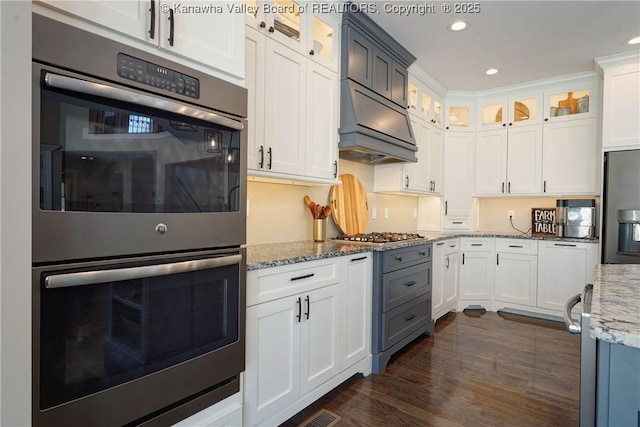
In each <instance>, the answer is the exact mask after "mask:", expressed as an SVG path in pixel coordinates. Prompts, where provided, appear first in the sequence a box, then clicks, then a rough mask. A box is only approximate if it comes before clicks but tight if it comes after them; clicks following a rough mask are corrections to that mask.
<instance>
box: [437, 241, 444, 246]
mask: <svg viewBox="0 0 640 427" xmlns="http://www.w3.org/2000/svg"><path fill="white" fill-rule="evenodd" d="M442 245H444V242H440V243H436V246H442Z"/></svg>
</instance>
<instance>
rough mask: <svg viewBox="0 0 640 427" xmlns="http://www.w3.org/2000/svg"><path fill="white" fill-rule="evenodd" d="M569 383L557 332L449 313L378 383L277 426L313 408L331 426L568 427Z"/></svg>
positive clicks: (575, 399)
mask: <svg viewBox="0 0 640 427" xmlns="http://www.w3.org/2000/svg"><path fill="white" fill-rule="evenodd" d="M579 377H580V338H579V336H577V335H571V334H569V333H568V332H566V330H565V329H564V325H563V324H561V323H558V322H552V321H547V320H540V319H535V318H530V317H524V316H517V315H512V314H503V313H501V314H498V313H493V312H484V311H465V312H461V313H449V314H447V315H446V316H445V317H443V318H441V319H440V320H439V321H438V322H437V323H436V331H435V336H434V337H421V338H418V339H416V340H415V341H414V342H412V343H411V344H409V345H408V346H407V347H405V348H404V349H403V350H401V351H400V352H399V353H396V355H394V357H393V358H392V360H391V362H390V363H389V365H388V367H387V369H386V371H385V372H384V373H383V374H381V375H370V376H368V377H366V378H363V377H362V376H361V375H356V376H354V377H352V378H350V379H349V380H348V381H346V382H345V383H343V384H342V385H340V386H339V387H337V388H336V389H334V390H333V391H331V392H330V393H329V394H327V395H325V396H324V397H323V398H321V399H320V400H318V401H317V402H315V403H314V404H313V405H312V406H310V407H308V408H306V409H305V410H303V411H301V412H300V413H298V414H297V415H296V416H294V417H293V418H291V419H290V420H288V421H287V422H285V423H284V424H282V426H283V427H294V426H297V425H299V423H301V422H302V421H304V420H306V419H307V418H309V416H311V415H312V414H313V413H315V412H316V411H318V410H319V409H321V408H326V409H327V410H329V411H332V412H335V413H336V414H337V415H339V416H340V417H342V419H341V420H340V421H339V422H338V423H337V424H336V426H363V427H365V426H366V427H374V426H385V427H388V426H465V427H466V426H491V427H494V426H509V427H511V426H523V427H528V426H532V427H533V426H535V427H540V426H553V427H556V426H563V427H565V426H566V427H571V426H578V410H579Z"/></svg>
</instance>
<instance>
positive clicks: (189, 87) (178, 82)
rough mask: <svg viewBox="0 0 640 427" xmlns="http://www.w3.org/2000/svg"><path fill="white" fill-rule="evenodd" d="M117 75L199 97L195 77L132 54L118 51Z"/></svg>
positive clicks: (198, 85)
mask: <svg viewBox="0 0 640 427" xmlns="http://www.w3.org/2000/svg"><path fill="white" fill-rule="evenodd" d="M118 75H119V76H120V77H122V78H125V79H128V80H133V81H134V82H139V83H144V84H147V85H149V86H155V87H157V88H159V89H164V90H168V91H170V92H177V93H179V94H182V95H185V96H189V97H191V98H195V99H198V98H200V81H199V80H198V79H196V78H195V77H191V76H187V75H186V74H181V73H179V72H177V71H173V70H170V69H169V68H166V67H162V66H160V65H156V64H152V63H151V62H147V61H143V60H142V59H138V58H134V57H133V56H129V55H125V54H124V53H118Z"/></svg>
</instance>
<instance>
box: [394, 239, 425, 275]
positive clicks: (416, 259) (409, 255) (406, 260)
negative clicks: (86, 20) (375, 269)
mask: <svg viewBox="0 0 640 427" xmlns="http://www.w3.org/2000/svg"><path fill="white" fill-rule="evenodd" d="M430 259H431V245H430V244H429V245H420V246H412V247H409V248H402V249H394V250H391V251H387V252H385V253H384V258H383V263H384V264H383V269H382V271H383V272H384V273H387V272H389V271H394V270H397V269H399V268H404V267H408V266H411V265H415V264H419V263H422V262H427V261H429V260H430Z"/></svg>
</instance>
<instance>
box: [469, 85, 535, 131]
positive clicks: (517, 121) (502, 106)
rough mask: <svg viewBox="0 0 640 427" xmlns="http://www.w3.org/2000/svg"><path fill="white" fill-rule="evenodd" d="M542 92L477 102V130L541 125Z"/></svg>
mask: <svg viewBox="0 0 640 427" xmlns="http://www.w3.org/2000/svg"><path fill="white" fill-rule="evenodd" d="M542 94H543V92H542V91H541V90H539V91H529V92H516V93H513V94H511V95H509V96H505V95H502V96H497V97H496V96H493V97H483V98H480V99H479V100H478V120H477V129H478V130H489V129H499V128H507V127H513V126H523V125H531V124H537V123H542V99H543V95H542Z"/></svg>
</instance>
